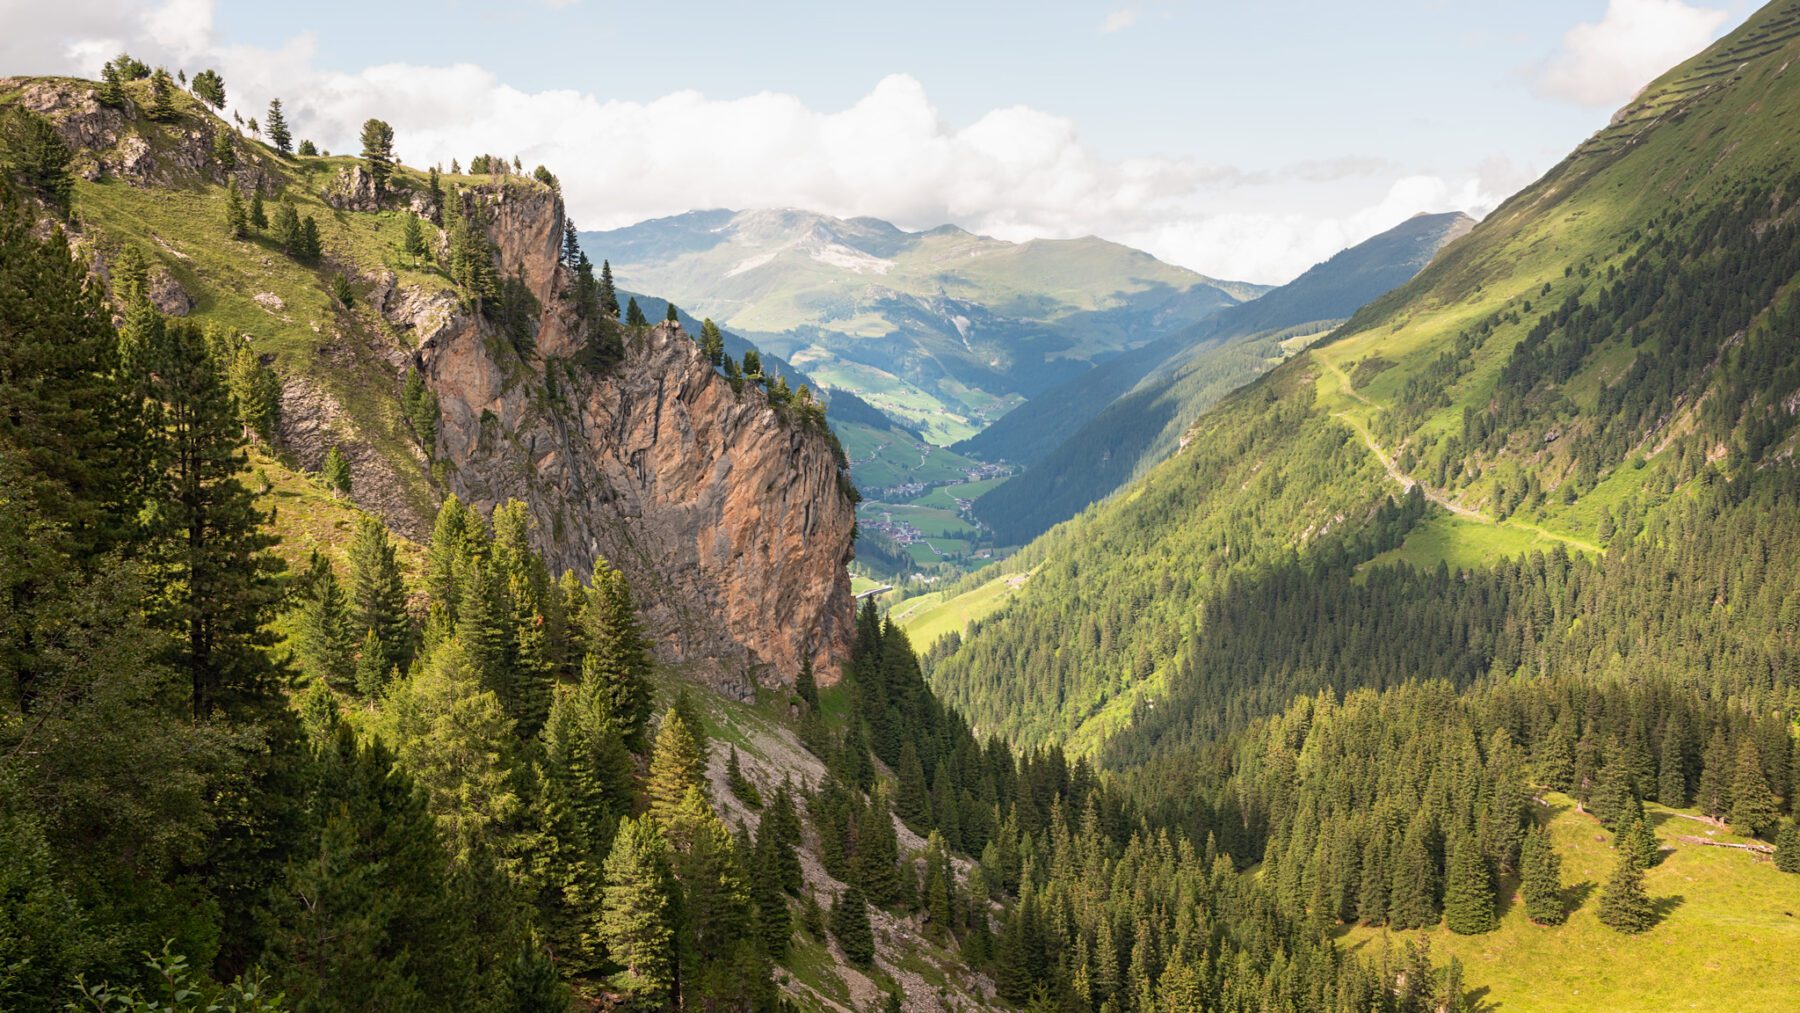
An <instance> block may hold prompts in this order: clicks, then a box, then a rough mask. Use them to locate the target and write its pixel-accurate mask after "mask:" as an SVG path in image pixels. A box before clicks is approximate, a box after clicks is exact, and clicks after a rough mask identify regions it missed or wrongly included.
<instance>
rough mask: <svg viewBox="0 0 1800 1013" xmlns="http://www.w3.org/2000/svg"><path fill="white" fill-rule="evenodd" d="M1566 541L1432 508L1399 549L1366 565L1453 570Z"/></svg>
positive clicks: (1546, 549) (1509, 523)
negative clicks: (1390, 564) (1396, 564)
mask: <svg viewBox="0 0 1800 1013" xmlns="http://www.w3.org/2000/svg"><path fill="white" fill-rule="evenodd" d="M1558 545H1563V546H1565V547H1566V546H1567V543H1566V542H1563V541H1562V540H1561V539H1558V538H1554V537H1551V536H1548V535H1545V534H1542V533H1540V532H1537V531H1532V530H1529V529H1527V528H1526V527H1524V526H1523V525H1522V524H1515V523H1513V522H1512V521H1510V520H1509V521H1505V522H1502V523H1500V524H1483V523H1481V522H1480V521H1472V520H1468V519H1467V518H1464V517H1458V516H1456V515H1455V514H1452V513H1449V512H1448V511H1443V510H1438V509H1433V510H1432V512H1431V514H1430V515H1429V516H1427V517H1426V518H1425V519H1424V520H1421V521H1420V522H1419V523H1418V524H1416V525H1414V527H1413V529H1412V531H1410V532H1408V533H1407V536H1406V540H1405V541H1404V542H1401V543H1400V545H1399V546H1398V547H1397V548H1393V549H1389V550H1388V551H1386V552H1383V553H1382V554H1380V555H1379V556H1376V557H1375V558H1374V559H1372V560H1370V561H1369V562H1368V563H1365V564H1363V565H1364V567H1365V568H1367V567H1370V566H1382V565H1386V564H1388V563H1407V564H1410V565H1411V566H1412V567H1413V568H1414V569H1422V570H1423V569H1431V568H1432V567H1435V566H1437V564H1438V563H1439V562H1442V563H1444V564H1446V565H1447V566H1449V567H1450V569H1451V570H1452V571H1455V570H1467V569H1473V568H1476V567H1483V566H1492V565H1493V564H1495V563H1497V562H1499V561H1500V560H1502V559H1507V558H1509V557H1517V556H1523V555H1528V554H1530V553H1532V552H1549V551H1551V550H1552V549H1554V548H1556V547H1557V546H1558Z"/></svg>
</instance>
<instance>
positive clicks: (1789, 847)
mask: <svg viewBox="0 0 1800 1013" xmlns="http://www.w3.org/2000/svg"><path fill="white" fill-rule="evenodd" d="M1775 868H1777V869H1780V870H1781V871H1782V872H1800V819H1791V820H1783V821H1782V822H1781V829H1780V830H1779V831H1777V832H1776V834H1775Z"/></svg>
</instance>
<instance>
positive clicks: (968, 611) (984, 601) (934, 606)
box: [888, 575, 1021, 651]
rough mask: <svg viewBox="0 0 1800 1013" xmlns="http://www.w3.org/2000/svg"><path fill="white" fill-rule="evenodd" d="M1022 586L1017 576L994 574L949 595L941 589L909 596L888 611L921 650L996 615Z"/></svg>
mask: <svg viewBox="0 0 1800 1013" xmlns="http://www.w3.org/2000/svg"><path fill="white" fill-rule="evenodd" d="M1020 586H1021V584H1020V578H1018V577H1016V576H1011V575H1009V576H1001V577H995V578H994V579H993V580H990V581H988V582H987V583H985V584H983V585H981V586H980V587H977V588H975V589H973V590H971V591H965V592H963V593H962V594H959V595H956V596H955V597H952V598H949V599H946V598H945V597H944V592H942V591H932V592H930V593H929V594H923V595H920V596H918V597H917V598H910V599H908V600H906V601H904V602H901V603H900V604H898V605H895V606H894V608H893V610H892V611H891V612H889V613H888V615H889V618H891V619H892V620H893V621H894V622H896V623H899V624H900V628H901V629H904V630H905V631H906V635H907V637H909V638H910V639H911V640H912V643H913V647H915V648H917V649H919V650H921V651H922V650H925V649H926V648H928V647H930V646H931V645H932V644H933V643H934V642H936V641H937V640H938V639H939V638H941V637H943V636H945V635H946V634H949V633H951V632H962V631H963V630H965V629H967V628H968V626H969V624H970V623H973V622H976V621H977V620H980V619H985V618H987V617H988V616H990V615H993V614H994V613H995V612H997V611H999V610H1000V607H1001V606H1002V605H1005V604H1006V602H1007V600H1008V599H1009V598H1011V597H1012V596H1013V594H1014V593H1015V592H1017V591H1018V589H1019V587H1020Z"/></svg>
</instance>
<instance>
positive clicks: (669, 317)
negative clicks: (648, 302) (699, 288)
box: [663, 303, 681, 324]
mask: <svg viewBox="0 0 1800 1013" xmlns="http://www.w3.org/2000/svg"><path fill="white" fill-rule="evenodd" d="M663 320H664V321H665V322H667V323H671V324H677V323H680V322H681V317H680V315H679V314H677V313H676V312H675V304H674V303H670V304H669V311H668V312H667V313H665V314H663Z"/></svg>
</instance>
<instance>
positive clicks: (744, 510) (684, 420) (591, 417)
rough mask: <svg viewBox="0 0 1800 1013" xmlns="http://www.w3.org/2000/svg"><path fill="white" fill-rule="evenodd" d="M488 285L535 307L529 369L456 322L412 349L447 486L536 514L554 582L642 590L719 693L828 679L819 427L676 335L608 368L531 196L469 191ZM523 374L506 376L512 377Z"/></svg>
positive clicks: (833, 487) (825, 512)
mask: <svg viewBox="0 0 1800 1013" xmlns="http://www.w3.org/2000/svg"><path fill="white" fill-rule="evenodd" d="M470 197H471V199H472V200H473V201H475V202H479V203H480V204H481V205H482V206H483V208H484V212H485V213H484V217H485V218H486V219H487V223H488V224H487V232H488V235H489V238H490V239H491V240H492V241H493V243H494V245H495V248H496V251H497V253H496V257H497V262H498V263H499V265H500V267H501V269H502V272H503V273H504V274H506V275H508V276H511V277H518V278H521V279H523V281H524V283H525V285H526V286H527V287H528V288H529V289H530V290H531V292H532V294H533V296H534V297H535V298H536V299H537V300H538V301H539V303H540V304H541V306H542V307H543V309H542V312H541V315H540V317H539V321H538V327H537V333H536V341H535V345H536V349H535V353H536V354H535V358H536V360H537V361H536V362H535V363H531V362H530V361H529V359H528V358H527V359H521V358H519V357H517V356H516V355H514V354H513V352H512V350H511V349H509V348H507V347H504V346H503V345H501V343H500V342H498V341H496V340H495V337H496V336H495V335H494V334H493V332H492V329H491V328H490V327H489V326H487V325H486V324H485V322H482V321H481V320H480V319H479V318H478V317H475V316H474V315H472V314H467V313H461V314H458V315H457V316H456V317H454V318H453V319H452V321H451V322H450V323H449V324H448V325H447V326H445V327H443V328H441V329H439V330H437V331H435V332H434V333H432V334H430V335H429V336H426V337H424V338H423V340H421V341H420V343H419V348H418V353H417V354H418V362H419V366H420V368H421V370H422V371H423V372H424V374H425V376H426V378H427V381H428V383H429V385H430V386H431V388H432V389H433V390H435V391H436V392H437V395H438V399H439V404H440V407H441V416H442V417H441V419H440V425H439V435H438V444H437V451H438V454H439V456H440V457H441V458H442V459H443V460H445V461H448V462H450V464H451V468H450V470H449V476H448V483H449V486H450V488H451V489H452V490H453V491H454V492H456V493H457V495H459V496H461V497H463V498H464V499H466V500H469V501H471V502H472V503H474V504H476V505H477V506H479V507H481V508H483V509H486V508H489V507H491V506H492V505H493V504H495V503H498V502H502V501H504V500H507V499H512V498H517V499H520V500H523V501H525V502H526V503H528V504H530V505H531V510H532V514H533V517H534V518H535V520H536V522H537V532H538V537H539V539H540V543H541V546H542V548H543V549H544V551H545V553H546V554H547V555H548V557H549V558H550V560H551V562H552V564H553V565H554V566H555V567H556V568H557V569H562V568H564V567H570V568H574V569H575V570H576V571H577V572H585V570H586V569H587V568H589V567H591V566H592V565H593V560H594V558H595V556H596V555H599V556H603V557H605V558H606V559H608V560H609V561H611V562H612V563H613V564H614V565H616V566H618V567H619V568H620V569H622V570H624V571H625V573H626V575H627V576H629V577H630V578H631V580H632V583H633V585H634V586H635V587H638V588H640V589H642V598H643V605H644V613H645V618H646V620H647V621H648V623H649V624H650V627H651V629H652V631H653V632H654V634H655V636H656V639H657V643H658V646H659V649H660V651H661V652H662V654H663V655H664V657H666V658H667V659H669V660H671V661H682V662H699V663H702V664H703V665H704V666H705V667H707V668H708V669H709V670H711V671H712V672H714V673H716V674H717V675H718V676H719V677H720V678H717V679H715V680H713V681H715V682H716V683H718V684H720V685H721V686H724V687H740V688H741V687H744V686H746V685H747V677H749V678H755V679H757V680H759V681H764V682H782V683H787V682H792V681H793V677H794V675H795V674H796V673H798V671H799V669H800V666H801V664H802V662H803V661H804V660H808V659H810V660H811V661H812V662H813V663H814V665H815V666H816V667H817V668H818V669H819V671H820V673H821V674H822V675H824V676H825V677H827V678H830V677H831V674H834V673H835V670H836V665H837V663H838V662H839V661H841V660H842V658H843V657H844V656H845V653H846V652H847V650H848V647H849V642H850V633H851V628H850V627H851V618H852V609H853V606H852V601H851V597H850V583H849V577H848V575H847V573H846V572H845V570H844V563H846V562H847V561H848V558H849V548H850V543H851V528H852V525H853V524H854V523H855V512H854V508H853V505H852V504H851V502H850V500H849V499H848V497H847V496H845V495H844V493H843V491H842V486H841V484H840V480H839V464H838V462H837V460H836V459H835V458H834V456H833V454H832V451H831V447H830V444H829V442H828V441H827V439H826V437H825V435H824V434H823V433H822V432H820V431H819V430H817V429H815V428H812V427H810V426H807V425H805V424H803V423H801V422H799V421H797V420H795V419H793V418H791V417H789V416H788V415H786V414H785V413H782V412H779V411H777V410H776V409H775V408H774V407H772V406H771V405H770V403H769V401H768V399H767V397H766V396H765V395H764V394H763V392H762V390H761V388H759V387H757V386H756V385H754V384H747V385H745V386H744V388H743V389H742V390H741V391H738V390H734V389H733V388H732V386H731V384H730V383H729V382H727V381H726V380H725V379H724V378H723V377H722V376H720V375H719V374H718V373H717V372H716V371H715V370H714V369H713V368H712V365H711V364H710V363H709V362H707V360H706V359H705V358H704V357H703V356H702V355H701V353H700V350H699V348H698V346H697V345H696V344H695V343H694V342H693V341H692V340H690V339H689V338H688V337H687V336H686V335H684V334H683V333H682V332H681V330H680V328H679V327H678V326H677V325H674V324H659V325H657V326H655V327H650V328H636V329H632V328H627V329H626V330H625V332H624V336H623V357H622V359H621V360H620V361H619V362H617V363H616V364H614V365H612V366H610V367H609V368H607V369H605V370H604V371H600V372H597V373H596V372H593V371H590V370H588V369H585V368H583V367H582V366H580V365H579V363H580V362H581V361H582V360H583V359H584V357H585V356H586V354H587V353H588V349H587V348H586V344H587V342H588V341H589V340H592V339H591V338H589V337H585V336H584V335H583V330H584V329H583V327H582V326H581V324H580V322H579V321H578V320H577V319H576V318H575V317H574V314H573V308H572V307H571V306H570V305H569V304H568V303H567V301H566V300H565V299H563V297H562V295H561V293H560V289H561V287H563V286H565V285H566V284H568V282H569V280H570V279H569V278H568V276H567V272H566V271H565V270H564V269H562V268H559V267H558V264H557V255H556V251H557V248H558V242H559V240H560V238H561V235H562V207H561V202H560V201H559V200H558V199H557V198H556V197H555V195H554V194H552V193H550V192H549V191H547V190H544V189H537V188H533V189H523V188H518V187H506V186H499V187H483V188H475V189H473V190H472V192H471V193H470ZM522 366H523V367H526V368H520V367H522Z"/></svg>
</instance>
